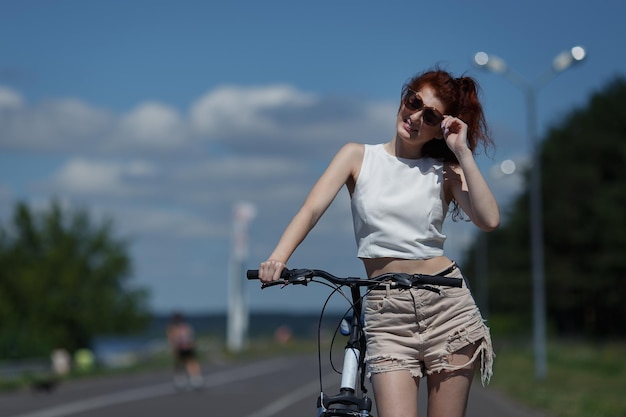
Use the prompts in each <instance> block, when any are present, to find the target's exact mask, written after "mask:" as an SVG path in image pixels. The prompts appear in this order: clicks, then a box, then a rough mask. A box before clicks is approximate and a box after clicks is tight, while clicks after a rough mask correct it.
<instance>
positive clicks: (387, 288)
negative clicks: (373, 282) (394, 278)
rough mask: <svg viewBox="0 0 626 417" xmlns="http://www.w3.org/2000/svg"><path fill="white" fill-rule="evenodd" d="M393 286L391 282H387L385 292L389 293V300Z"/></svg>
mask: <svg viewBox="0 0 626 417" xmlns="http://www.w3.org/2000/svg"><path fill="white" fill-rule="evenodd" d="M390 289H391V284H390V283H389V282H387V283H386V284H385V291H386V292H387V298H389V297H390V296H391V290H390Z"/></svg>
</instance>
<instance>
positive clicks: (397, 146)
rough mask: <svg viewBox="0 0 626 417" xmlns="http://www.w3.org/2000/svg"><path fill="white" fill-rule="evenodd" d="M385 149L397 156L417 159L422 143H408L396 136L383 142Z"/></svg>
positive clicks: (420, 152)
mask: <svg viewBox="0 0 626 417" xmlns="http://www.w3.org/2000/svg"><path fill="white" fill-rule="evenodd" d="M384 147H385V150H386V151H387V152H388V153H389V154H390V155H393V156H395V157H397V158H405V159H419V158H421V157H422V145H418V144H408V143H405V142H404V141H403V140H402V139H399V138H397V137H395V138H393V139H391V141H389V142H387V143H385V145H384Z"/></svg>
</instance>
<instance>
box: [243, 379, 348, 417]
mask: <svg viewBox="0 0 626 417" xmlns="http://www.w3.org/2000/svg"><path fill="white" fill-rule="evenodd" d="M336 375H337V373H336V372H331V373H329V374H327V375H326V376H324V377H323V380H326V379H330V378H332V377H334V376H336ZM319 387H320V381H319V379H316V380H314V381H311V382H309V383H308V384H306V385H303V386H302V387H300V388H298V389H296V390H294V391H291V392H289V393H287V394H285V395H283V396H282V397H281V398H279V399H278V400H276V401H274V402H273V403H270V404H268V405H266V406H265V407H264V408H262V409H260V410H258V411H256V412H254V413H252V414H249V415H247V416H246V417H271V416H274V415H276V414H277V413H278V412H280V411H282V410H284V409H285V408H287V407H289V406H291V405H293V404H295V403H297V402H298V401H301V400H303V399H305V398H306V397H310V396H311V393H314V392H315V390H316V389H317V390H319ZM312 408H313V407H312ZM311 414H312V413H311Z"/></svg>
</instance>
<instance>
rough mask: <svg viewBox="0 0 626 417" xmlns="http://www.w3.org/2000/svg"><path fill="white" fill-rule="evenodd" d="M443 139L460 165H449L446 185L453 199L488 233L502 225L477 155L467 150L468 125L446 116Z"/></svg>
mask: <svg viewBox="0 0 626 417" xmlns="http://www.w3.org/2000/svg"><path fill="white" fill-rule="evenodd" d="M441 126H442V129H443V130H444V138H445V140H446V143H447V145H448V147H449V148H450V149H451V150H452V152H454V154H455V155H456V157H457V160H458V161H459V165H458V166H456V165H448V169H447V170H446V171H447V174H446V176H447V183H448V187H450V192H451V194H452V197H453V198H454V199H455V200H456V201H457V202H458V203H459V206H460V207H461V209H463V211H464V212H465V214H467V215H468V216H469V218H470V219H471V220H472V222H474V224H475V225H476V226H478V228H480V229H481V230H484V231H486V232H489V231H492V230H494V229H496V228H497V227H498V226H499V225H500V208H499V207H498V203H497V201H496V199H495V197H494V196H493V193H492V192H491V190H490V189H489V186H488V185H487V182H486V181H485V178H484V177H483V175H482V174H481V172H480V169H478V165H476V161H475V160H474V155H473V154H472V151H471V150H470V149H469V147H468V146H467V125H466V124H465V122H463V121H462V120H460V119H457V118H455V117H450V116H447V117H446V118H445V119H444V121H443V123H442V125H441Z"/></svg>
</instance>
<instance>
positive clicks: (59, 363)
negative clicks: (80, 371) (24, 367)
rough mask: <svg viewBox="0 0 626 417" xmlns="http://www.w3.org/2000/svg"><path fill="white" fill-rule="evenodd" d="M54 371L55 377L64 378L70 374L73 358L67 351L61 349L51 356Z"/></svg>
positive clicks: (54, 351)
mask: <svg viewBox="0 0 626 417" xmlns="http://www.w3.org/2000/svg"><path fill="white" fill-rule="evenodd" d="M50 360H51V361H52V371H53V372H54V374H55V375H57V376H60V377H64V376H66V375H67V374H69V373H70V369H71V362H72V358H71V357H70V354H69V353H68V351H67V350H66V349H63V348H59V349H55V350H53V351H52V353H51V354H50Z"/></svg>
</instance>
